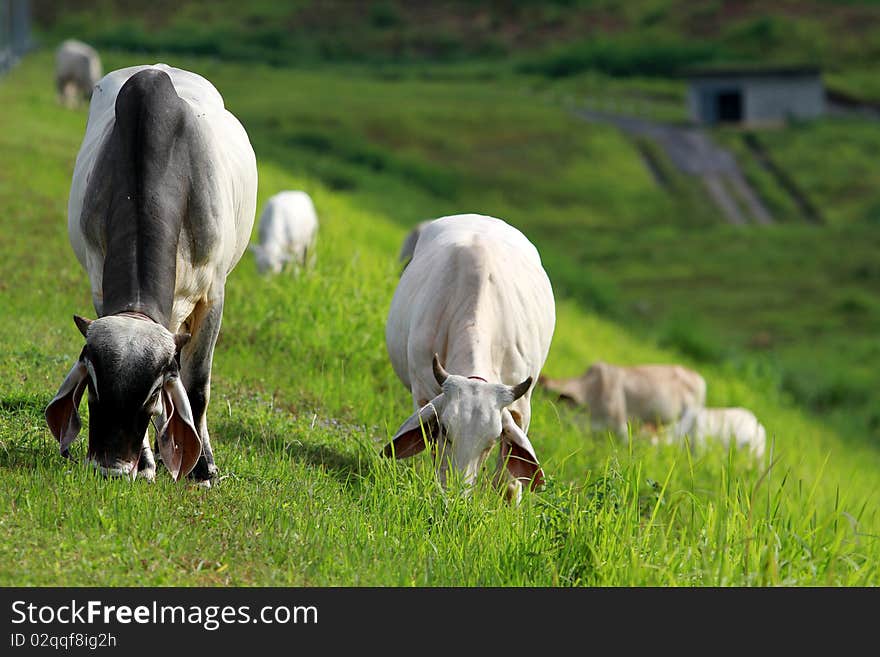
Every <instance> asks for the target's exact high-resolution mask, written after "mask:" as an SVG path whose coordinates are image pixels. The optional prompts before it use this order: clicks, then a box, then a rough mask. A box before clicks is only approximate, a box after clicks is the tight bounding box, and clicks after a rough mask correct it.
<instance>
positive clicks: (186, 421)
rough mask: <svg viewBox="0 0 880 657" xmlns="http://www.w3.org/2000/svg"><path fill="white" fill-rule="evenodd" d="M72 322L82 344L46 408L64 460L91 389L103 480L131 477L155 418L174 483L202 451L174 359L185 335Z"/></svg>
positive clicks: (125, 320) (131, 321) (118, 323)
mask: <svg viewBox="0 0 880 657" xmlns="http://www.w3.org/2000/svg"><path fill="white" fill-rule="evenodd" d="M74 320H75V321H76V325H77V327H79V330H80V331H81V332H82V334H83V336H84V337H85V338H86V345H85V347H83V350H82V353H80V356H79V360H77V362H76V363H75V364H74V366H73V367H72V368H71V370H70V372H69V373H68V375H67V378H66V379H65V380H64V382H63V383H62V384H61V387H60V388H59V390H58V394H56V395H55V398H54V399H53V400H52V401H51V402H50V403H49V406H48V407H47V408H46V421H47V423H48V424H49V428H50V429H51V431H52V434H53V435H54V436H55V438H57V439H58V442H59V444H60V447H61V453H62V455H64V456H67V455H68V454H69V447H70V444H71V443H72V442H73V441H74V439H76V437H77V435H78V434H79V429H80V419H79V412H78V407H79V402H80V400H81V399H82V395H83V392H84V391H85V389H86V387H88V390H89V447H88V457H87V458H88V461H89V462H90V463H91V464H92V465H94V466H95V467H96V468H99V469H100V470H101V472H102V473H104V474H108V475H115V476H129V477H134V476H136V475H137V471H138V460H139V458H140V454H141V447H142V445H143V443H144V439H145V437H146V435H147V427H148V426H149V424H150V421H151V420H153V418H156V417H158V418H159V419H160V425H157V431H158V434H159V439H158V443H159V452H160V453H161V455H162V460H163V461H164V463H165V465H166V466H167V467H168V469H169V470H170V471H171V474H172V476H173V477H174V479H175V480H179V479H180V478H182V477H184V476H186V475H187V474H189V472H190V470H192V469H193V467H194V466H195V464H196V461H197V460H198V458H199V456H200V455H201V449H202V443H201V440H200V439H199V435H198V432H197V431H196V428H195V426H194V424H193V419H192V411H191V409H190V405H189V399H188V397H187V395H186V390H184V387H183V384H182V383H181V381H180V376H179V372H178V364H177V358H176V354H177V351H178V350H179V349H180V348H181V347H182V346H183V345H184V344H185V343H186V341H187V340H188V339H189V334H186V333H184V334H178V335H173V334H172V333H170V332H169V331H168V330H167V329H165V328H164V327H163V326H160V325H159V324H156V323H155V322H153V321H150V320H149V319H141V318H138V317H136V316H132V315H112V316H108V317H102V318H100V319H96V320H94V321H90V320H87V319H83V318H82V317H74Z"/></svg>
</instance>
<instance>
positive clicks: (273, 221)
mask: <svg viewBox="0 0 880 657" xmlns="http://www.w3.org/2000/svg"><path fill="white" fill-rule="evenodd" d="M259 237H260V243H259V244H252V245H251V251H253V253H254V256H255V257H256V259H257V269H258V270H259V271H260V273H261V274H262V273H266V272H267V271H268V272H271V273H273V274H280V273H281V270H282V269H283V268H284V265H286V264H287V263H289V262H292V263H294V265H295V267H296V268H300V267H307V266H312V265H314V262H315V242H316V241H317V239H318V214H317V213H316V212H315V205H314V203H312V199H311V197H310V196H309V195H308V194H306V193H305V192H301V191H284V192H278V193H277V194H275V195H274V196H273V197H271V198H270V199H269V200H268V201H267V202H266V207H265V208H264V209H263V212H262V214H261V215H260V227H259Z"/></svg>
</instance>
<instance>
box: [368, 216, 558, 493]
mask: <svg viewBox="0 0 880 657" xmlns="http://www.w3.org/2000/svg"><path fill="white" fill-rule="evenodd" d="M555 323H556V309H555V302H554V299H553V289H552V287H551V285H550V280H549V279H548V278H547V274H546V273H545V271H544V268H543V267H542V265H541V258H540V256H539V255H538V251H537V249H535V247H534V246H533V245H532V243H531V242H529V240H528V239H527V238H526V237H525V235H523V234H522V233H521V232H520V231H519V230H517V229H516V228H514V227H513V226H510V225H508V224H507V223H505V222H504V221H502V220H500V219H496V218H494V217H487V216H483V215H476V214H466V215H453V216H450V217H442V218H440V219H437V220H435V221H432V222H431V223H430V224H429V225H428V226H426V227H425V229H424V230H423V231H422V234H421V236H420V237H419V240H418V243H417V244H416V248H415V252H414V254H413V258H412V260H411V261H410V263H409V265H408V266H407V268H406V269H405V270H404V272H403V274H402V275H401V278H400V281H399V283H398V285H397V289H396V290H395V292H394V297H393V299H392V302H391V308H390V310H389V313H388V320H387V323H386V328H385V341H386V346H387V348H388V354H389V356H390V358H391V364H392V366H393V367H394V371H395V372H396V373H397V376H398V377H399V378H400V380H401V381H402V382H403V384H404V385H405V386H406V387H407V388H408V389H409V391H410V392H411V394H412V399H413V404H414V408H415V413H413V415H411V416H410V417H409V418H408V419H407V420H406V421H405V422H404V423H403V424H402V425H401V426H400V428H399V429H398V430H397V431H396V432H395V434H394V436H393V438H392V441H391V442H390V443H389V444H388V445H387V446H386V447H385V449H384V454H385V455H386V456H395V457H396V458H406V457H409V456H413V455H415V454H418V453H419V452H421V451H422V450H423V449H424V448H425V446H426V443H427V444H430V446H431V448H432V451H433V453H434V462H435V470H436V475H437V478H438V480H439V482H440V483H441V485H443V486H444V487H445V486H447V477H448V475H449V473H450V469H451V471H452V472H454V473H456V474H457V475H458V476H460V477H461V479H462V481H463V483H464V484H465V486H466V487H468V488H470V487H471V486H472V485H473V484H474V482H475V480H476V477H477V474H478V472H479V470H480V467H481V466H482V464H483V462H484V461H485V459H486V458H487V456H488V455H489V452H490V450H491V449H492V448H493V447H494V446H495V445H496V444H499V443H500V449H499V451H498V464H497V468H496V472H495V477H494V482H495V484H496V485H498V486H502V487H503V488H504V490H505V494H506V496H507V498H508V499H509V500H511V501H519V499H520V497H521V495H522V484H523V481H525V482H526V483H529V484H530V485H531V486H532V488H534V487H537V486H539V485H540V484H541V483H542V482H543V472H542V470H541V467H540V465H539V463H538V457H537V456H536V454H535V450H534V449H533V448H532V445H531V442H530V441H529V438H528V435H527V432H528V429H529V422H530V420H531V406H530V400H531V392H532V384H533V382H534V381H535V380H536V379H537V377H538V375H539V373H540V371H541V367H543V365H544V361H545V360H546V358H547V353H548V351H549V349H550V341H551V339H552V336H553V330H554V327H555ZM423 431H424V434H423ZM425 437H427V441H426V440H425Z"/></svg>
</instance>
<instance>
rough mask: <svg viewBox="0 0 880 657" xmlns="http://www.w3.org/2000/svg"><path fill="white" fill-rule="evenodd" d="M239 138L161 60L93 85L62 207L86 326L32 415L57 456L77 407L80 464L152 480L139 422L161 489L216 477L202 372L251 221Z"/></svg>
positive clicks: (206, 88)
mask: <svg viewBox="0 0 880 657" xmlns="http://www.w3.org/2000/svg"><path fill="white" fill-rule="evenodd" d="M256 193H257V169H256V158H255V156H254V151H253V148H252V147H251V144H250V141H249V139H248V135H247V133H246V132H245V130H244V128H243V127H242V125H241V124H240V123H239V122H238V120H237V119H236V118H235V117H234V116H233V115H232V114H231V113H230V112H228V111H227V110H226V109H225V108H224V105H223V98H222V97H221V96H220V94H219V92H218V91H217V89H216V88H214V86H213V85H212V84H211V83H210V82H209V81H208V80H206V79H205V78H203V77H201V76H200V75H197V74H195V73H192V72H189V71H185V70H182V69H177V68H172V67H170V66H167V65H165V64H155V65H152V66H133V67H129V68H124V69H120V70H117V71H113V72H111V73H109V74H108V75H106V76H105V77H104V78H102V79H101V80H100V81H99V82H98V84H97V85H96V86H95V93H94V95H93V96H92V101H91V107H90V109H89V117H88V123H87V125H86V132H85V137H84V139H83V143H82V146H81V148H80V150H79V153H78V155H77V158H76V165H75V167H74V172H73V179H72V182H71V188H70V197H69V201H68V235H69V239H70V243H71V246H72V247H73V250H74V252H75V253H76V256H77V259H78V260H79V262H80V264H81V265H82V266H83V268H84V269H85V271H86V272H87V274H88V278H89V282H90V285H91V292H92V303H93V305H94V309H95V312H96V313H97V318H96V319H94V320H88V319H85V318H83V317H79V316H75V317H74V321H75V323H76V326H77V327H78V328H79V330H80V332H81V333H82V334H83V337H84V338H85V346H84V347H83V349H82V351H81V353H80V355H79V358H78V359H77V360H76V362H75V363H74V364H73V367H72V368H71V369H70V371H69V372H68V374H67V376H66V377H65V379H64V382H63V383H62V384H61V386H60V388H59V389H58V393H57V394H56V395H55V397H54V398H53V399H52V400H51V402H50V403H49V405H48V407H47V408H46V413H45V415H46V421H47V424H48V425H49V428H50V430H51V432H52V434H53V435H54V437H55V438H56V439H57V440H58V441H59V445H60V449H61V453H62V455H63V456H69V447H70V444H71V443H72V442H73V440H74V439H75V438H76V437H77V435H78V434H79V429H80V419H79V413H78V406H79V403H80V400H81V398H82V396H83V393H84V391H85V390H86V388H87V389H88V403H89V442H88V451H87V461H88V462H89V463H91V464H92V465H93V466H95V467H96V468H97V469H99V470H100V471H101V472H102V473H103V474H105V475H115V476H128V477H131V478H132V479H133V478H135V477H136V476H137V475H138V474H140V475H142V476H143V477H145V478H146V479H148V480H153V479H154V478H155V476H156V461H155V459H154V455H153V452H152V451H151V449H150V443H149V439H148V425H149V423H150V422H151V421H152V422H154V423H155V428H156V445H157V449H158V452H159V454H160V457H161V460H162V461H163V462H164V464H165V466H166V467H167V468H168V469H169V471H170V472H171V475H172V476H173V478H174V480H175V481H179V480H180V479H181V478H183V477H185V476H187V475H189V477H190V478H191V479H193V480H195V481H196V482H198V483H200V484H201V485H204V486H206V487H209V486H210V481H211V479H212V478H213V477H214V476H215V475H216V473H217V466H216V465H215V463H214V456H213V451H212V449H211V442H210V438H209V435H208V425H207V419H206V411H207V407H208V402H209V399H210V383H211V366H212V361H213V354H214V346H215V344H216V341H217V337H218V334H219V332H220V323H221V319H222V315H223V300H224V288H225V283H226V277H227V276H228V274H229V273H230V272H231V271H232V269H233V268H234V267H235V265H236V263H237V262H238V261H239V259H240V258H241V256H242V254H243V253H244V251H245V249H246V248H247V244H248V240H249V238H250V234H251V230H252V228H253V223H254V215H255V211H256Z"/></svg>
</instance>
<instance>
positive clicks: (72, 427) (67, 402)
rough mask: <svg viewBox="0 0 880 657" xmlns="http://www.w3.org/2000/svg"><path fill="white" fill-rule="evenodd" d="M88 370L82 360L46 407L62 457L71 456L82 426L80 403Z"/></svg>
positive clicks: (73, 368) (77, 362)
mask: <svg viewBox="0 0 880 657" xmlns="http://www.w3.org/2000/svg"><path fill="white" fill-rule="evenodd" d="M87 380H88V368H87V367H86V364H85V363H84V362H83V360H82V358H80V359H79V360H78V361H76V364H75V365H74V366H73V367H72V368H71V369H70V371H69V372H68V373H67V376H66V377H65V379H64V382H63V383H62V384H61V387H60V388H58V392H57V393H56V394H55V397H54V398H53V399H52V401H50V402H49V405H48V406H47V407H46V424H48V425H49V430H50V431H51V432H52V435H53V436H55V439H56V440H58V445H59V448H60V450H61V454H62V456H67V455H68V454H69V448H70V444H71V443H72V442H73V441H74V440H76V437H77V436H78V435H79V430H80V427H81V426H82V424H81V423H80V419H79V402H80V400H81V399H82V396H83V392H84V391H85V389H86V383H87Z"/></svg>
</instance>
